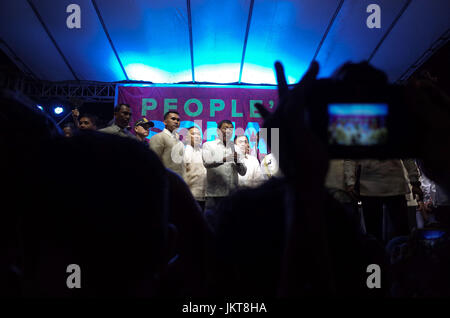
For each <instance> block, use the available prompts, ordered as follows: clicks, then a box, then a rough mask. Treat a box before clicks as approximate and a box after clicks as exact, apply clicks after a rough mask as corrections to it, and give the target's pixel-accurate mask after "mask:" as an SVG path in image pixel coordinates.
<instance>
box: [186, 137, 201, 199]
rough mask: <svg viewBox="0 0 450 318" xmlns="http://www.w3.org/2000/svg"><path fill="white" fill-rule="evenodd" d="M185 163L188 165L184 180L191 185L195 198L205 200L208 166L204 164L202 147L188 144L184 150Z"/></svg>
mask: <svg viewBox="0 0 450 318" xmlns="http://www.w3.org/2000/svg"><path fill="white" fill-rule="evenodd" d="M184 163H185V166H186V173H185V174H184V181H185V182H186V184H187V185H188V186H189V189H190V190H191V192H192V195H193V196H194V198H195V199H196V200H198V201H204V200H205V192H206V168H205V166H204V165H203V157H202V148H200V147H195V148H194V147H192V146H191V145H187V146H186V148H185V151H184Z"/></svg>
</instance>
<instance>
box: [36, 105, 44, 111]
mask: <svg viewBox="0 0 450 318" xmlns="http://www.w3.org/2000/svg"><path fill="white" fill-rule="evenodd" d="M36 107H37V108H39V109H40V110H42V111H44V107H42V106H41V105H36Z"/></svg>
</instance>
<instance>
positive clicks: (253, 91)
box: [116, 84, 278, 153]
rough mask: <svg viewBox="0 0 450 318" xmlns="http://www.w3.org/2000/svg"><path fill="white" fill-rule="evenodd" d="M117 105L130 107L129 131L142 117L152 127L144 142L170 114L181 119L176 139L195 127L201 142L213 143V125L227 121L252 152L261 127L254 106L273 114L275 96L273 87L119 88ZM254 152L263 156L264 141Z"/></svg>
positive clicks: (276, 96)
mask: <svg viewBox="0 0 450 318" xmlns="http://www.w3.org/2000/svg"><path fill="white" fill-rule="evenodd" d="M117 103H126V104H128V105H130V107H131V111H132V114H133V115H132V120H131V123H130V125H131V127H134V123H135V122H136V121H138V120H139V119H141V118H142V117H146V118H147V119H148V120H151V121H153V122H154V123H155V126H154V127H153V128H151V131H150V135H149V137H148V138H151V137H152V136H154V135H155V134H157V133H159V132H161V131H162V130H163V129H164V123H163V120H164V114H165V113H166V112H167V111H169V110H174V111H177V112H178V113H179V114H180V118H181V125H180V129H179V131H178V132H179V133H180V135H182V136H185V135H186V131H187V128H189V127H192V126H195V127H197V128H199V129H200V131H201V132H202V138H203V142H205V141H210V140H214V139H215V137H216V136H217V124H218V123H219V122H220V121H221V120H224V119H228V120H230V121H231V122H232V123H233V126H234V128H235V129H234V134H239V135H240V134H245V135H247V137H248V138H249V140H250V148H251V149H252V152H254V151H255V149H256V134H257V133H258V131H259V130H260V128H261V127H262V124H263V120H262V117H261V115H260V114H259V113H258V110H257V108H256V106H255V104H256V103H261V104H263V105H265V106H266V107H267V108H268V109H269V110H270V111H274V110H275V107H276V105H277V103H278V93H277V89H276V87H275V86H274V87H271V86H209V85H202V86H199V85H180V84H175V85H156V84H155V85H139V86H136V85H126V84H124V85H120V84H119V85H118V87H117V92H116V104H117ZM131 130H133V129H131ZM133 133H134V131H133ZM233 138H234V135H233ZM258 148H259V152H261V153H267V149H266V144H265V141H263V140H260V144H259V147H258Z"/></svg>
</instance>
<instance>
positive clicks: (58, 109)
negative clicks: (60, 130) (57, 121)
mask: <svg viewBox="0 0 450 318" xmlns="http://www.w3.org/2000/svg"><path fill="white" fill-rule="evenodd" d="M53 111H54V112H55V114H56V115H61V114H62V113H63V112H64V108H63V107H61V106H56V107H55V108H54V109H53Z"/></svg>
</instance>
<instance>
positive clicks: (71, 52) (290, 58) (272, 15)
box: [0, 0, 450, 84]
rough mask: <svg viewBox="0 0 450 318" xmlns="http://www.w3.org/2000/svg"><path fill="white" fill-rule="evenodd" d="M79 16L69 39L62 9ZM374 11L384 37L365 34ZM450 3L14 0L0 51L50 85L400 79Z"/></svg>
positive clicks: (4, 20)
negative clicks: (341, 76)
mask: <svg viewBox="0 0 450 318" xmlns="http://www.w3.org/2000/svg"><path fill="white" fill-rule="evenodd" d="M74 2H76V4H78V5H79V6H80V9H81V28H79V29H77V28H73V29H70V28H68V27H67V25H66V20H67V18H68V16H69V15H70V14H71V12H69V13H68V12H66V10H67V7H68V6H69V5H70V4H71V3H74ZM372 3H376V4H378V5H379V7H380V17H381V27H380V28H369V27H368V26H367V25H366V21H367V18H368V17H369V15H371V12H368V11H367V7H368V6H369V5H370V4H372ZM448 12H450V2H449V1H448V0H432V1H424V0H396V1H392V0H377V1H373V0H358V1H356V0H345V1H344V0H296V1H294V0H290V1H288V0H227V1H212V0H171V1H167V0H152V1H147V0H114V1H111V0H77V1H73V0H58V1H55V0H14V1H1V2H0V40H1V41H0V48H1V49H2V50H3V51H4V52H5V54H7V55H8V56H9V57H10V58H11V60H13V61H14V62H15V63H16V64H17V66H18V67H19V68H20V69H21V70H22V71H23V72H25V73H26V74H30V75H32V76H34V77H35V78H38V79H41V80H47V81H71V80H86V81H101V82H118V81H149V82H153V83H179V82H212V83H249V84H276V80H275V75H274V70H273V64H274V62H275V61H277V60H279V61H281V62H282V63H283V64H284V66H285V71H286V75H287V78H288V82H289V83H290V84H292V83H295V82H296V81H298V80H299V78H300V77H301V75H302V74H303V73H304V72H305V70H306V69H307V67H308V65H309V63H310V62H311V61H312V60H313V59H316V60H317V61H318V62H319V64H320V66H321V70H320V73H319V76H320V77H326V76H329V75H330V74H331V73H332V72H333V71H334V70H335V69H336V68H337V67H338V66H339V65H341V64H342V63H344V62H346V61H352V62H359V61H362V60H369V61H370V62H371V63H372V64H373V65H374V66H376V67H378V68H380V69H382V70H384V71H385V72H386V73H387V75H388V77H389V79H390V81H392V82H395V81H398V80H401V79H403V78H405V76H407V75H408V74H410V73H411V72H412V71H413V70H414V69H415V68H417V67H418V66H420V63H421V62H423V60H424V56H426V53H427V52H430V51H432V50H433V49H434V48H436V47H437V46H441V45H443V44H445V43H446V42H447V41H448V39H449V37H450V20H449V19H448Z"/></svg>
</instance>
